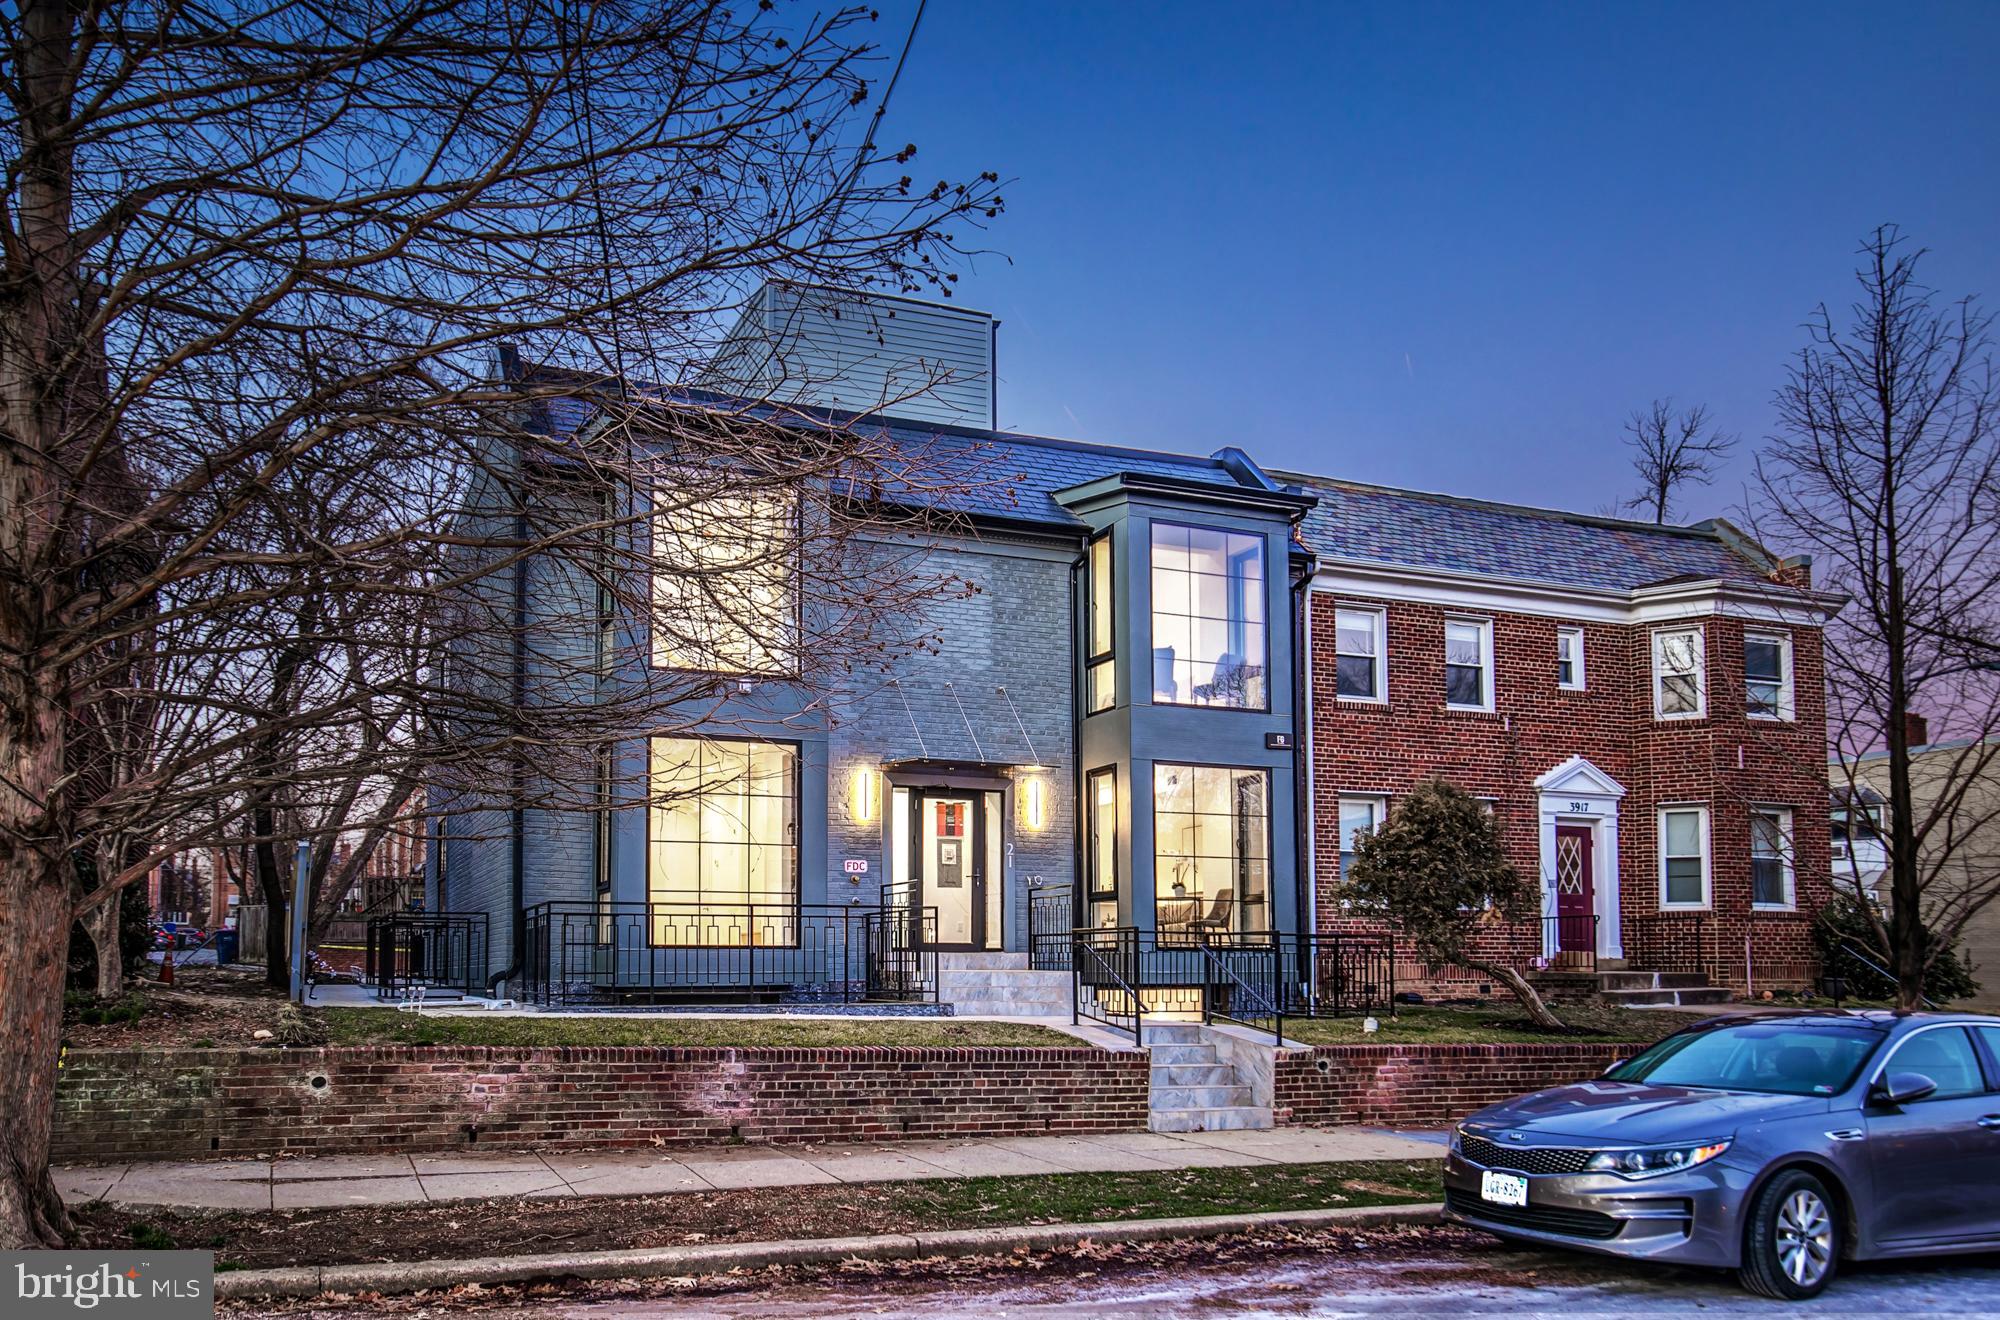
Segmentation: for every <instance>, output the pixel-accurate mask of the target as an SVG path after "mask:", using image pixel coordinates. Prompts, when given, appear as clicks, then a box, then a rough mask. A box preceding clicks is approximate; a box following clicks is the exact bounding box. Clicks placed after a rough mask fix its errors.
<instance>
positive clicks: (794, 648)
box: [653, 491, 799, 675]
mask: <svg viewBox="0 0 2000 1320" xmlns="http://www.w3.org/2000/svg"><path fill="white" fill-rule="evenodd" d="M662 506H663V507H662V508H661V509H660V511H659V512H657V513H656V514H655V515H654V517H653V556H654V561H655V566H654V572H653V663H654V664H656V665H659V666H661V667H662V668H667V669H696V670H705V671H708V672H712V673H721V674H767V675H783V674H794V673H797V672H798V630H799V569H798V526H799V510H798V502H797V500H795V499H794V498H793V497H792V496H791V495H789V494H781V493H771V492H768V491H767V492H754V493H751V494H748V495H718V496H713V497H709V498H704V499H700V500H697V501H688V500H684V499H683V500H678V501H675V500H674V499H673V498H672V497H669V498H668V499H664V500H662Z"/></svg>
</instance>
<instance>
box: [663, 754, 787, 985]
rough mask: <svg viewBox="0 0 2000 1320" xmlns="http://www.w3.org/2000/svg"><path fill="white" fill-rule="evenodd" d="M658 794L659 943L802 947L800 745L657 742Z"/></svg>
mask: <svg viewBox="0 0 2000 1320" xmlns="http://www.w3.org/2000/svg"><path fill="white" fill-rule="evenodd" d="M652 789H653V796H654V803H653V807H652V843H651V848H652V856H651V871H650V874H649V875H648V877H647V896H648V898H649V900H650V901H651V903H652V904H653V905H654V906H653V907H652V908H651V909H650V910H649V911H648V914H647V915H648V925H649V926H650V928H651V931H652V942H653V943H654V944H706V945H723V946H735V945H745V944H749V943H751V942H752V941H753V940H754V941H755V942H756V943H757V944H760V945H772V944H792V943H796V925H797V914H798V901H799V866H798V791H799V790H798V752H797V751H796V749H794V748H792V747H788V746H786V745H784V744H782V743H766V742H748V741H743V740H738V739H722V738H708V739H703V738H655V739H653V782H652Z"/></svg>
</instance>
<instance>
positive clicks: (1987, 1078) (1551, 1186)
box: [1444, 1012, 2000, 1299]
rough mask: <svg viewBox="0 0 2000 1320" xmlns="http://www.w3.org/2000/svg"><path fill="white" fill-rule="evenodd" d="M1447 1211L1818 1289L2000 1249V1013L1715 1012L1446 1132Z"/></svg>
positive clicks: (1622, 1252) (1511, 1230)
mask: <svg viewBox="0 0 2000 1320" xmlns="http://www.w3.org/2000/svg"><path fill="white" fill-rule="evenodd" d="M1444 1182H1445V1213H1446V1215H1447V1216H1448V1217H1449V1218H1451V1219H1453V1220H1455V1221H1457V1222H1459V1223H1462V1224H1469V1225H1472V1226H1474V1227H1477V1228H1482V1229H1485V1230H1487V1231H1489V1232H1492V1233H1497V1234H1500V1235H1501V1236H1504V1237H1509V1238H1517V1239H1522V1240H1526V1241H1532V1242H1539V1243H1544V1244H1547V1245H1551V1246H1562V1247H1574V1248H1582V1249H1584V1250H1588V1251H1597V1252H1605V1253H1609V1254H1611V1255H1617V1256H1631V1257H1638V1258H1643V1259H1646V1260H1659V1261H1672V1262H1674V1263H1677V1264H1683V1265H1702V1266H1712V1267H1715V1268H1719V1269H1733V1270H1736V1271H1737V1272H1738V1275H1739V1277H1740V1278H1741V1279H1742V1281H1743V1284H1744V1286H1745V1287H1747V1288H1749V1289H1750V1290H1751V1291H1753V1292H1757V1293H1761V1294H1763V1295H1765V1296H1768V1297H1780V1298H1789V1299H1803V1298H1807V1297H1812V1296H1815V1295H1816V1294H1818V1293H1819V1292H1820V1291H1822V1290H1823V1289H1824V1288H1825V1287H1826V1286H1827V1284H1828V1283H1829V1282H1831V1281H1832V1279H1833V1276H1834V1272H1835V1270H1836V1269H1837V1268H1838V1267H1839V1263H1840V1262H1841V1261H1843V1260H1881V1259H1886V1258H1891V1257H1897V1256H1920V1255H1930V1254H1933V1253H1944V1252H1970V1251H1992V1250H2000V1018H1993V1017H1983V1016H1978V1015H1974V1014H1951V1013H1885V1012H1823V1013H1798V1014H1786V1015H1782V1016H1764V1017H1747V1016H1730V1017H1721V1018H1714V1019H1711V1020H1709V1021H1706V1022H1701V1023H1698V1024H1696V1025H1695V1026H1692V1027H1689V1028H1688V1029H1687V1030H1685V1031H1681V1032H1677V1033H1675V1034H1674V1035H1671V1036H1668V1037H1667V1038H1666V1039H1665V1040H1662V1041H1660V1042H1659V1043H1658V1044H1656V1045H1654V1046H1652V1047H1651V1048H1650V1049H1647V1050H1645V1051H1644V1052H1642V1053H1640V1054H1638V1055H1635V1056H1633V1057H1632V1058H1630V1059H1626V1060H1624V1061H1622V1062H1620V1063H1617V1064H1615V1065H1613V1066H1612V1067H1611V1068H1610V1069H1609V1070H1608V1071H1607V1072H1606V1073H1605V1074H1604V1075H1603V1076H1602V1077H1600V1078H1597V1079H1596V1080H1594V1081H1588V1082H1579V1083H1577V1084H1575V1085H1573V1086H1559V1087H1556V1088H1554V1089H1553V1090H1548V1091H1538V1092H1536V1093H1535V1094H1533V1095H1527V1096H1523V1097H1521V1098H1520V1099H1518V1100H1510V1101H1507V1102H1506V1103H1504V1104H1499V1105H1494V1106H1492V1107H1491V1108H1488V1109H1482V1110H1480V1111H1479V1112H1478V1113H1476V1114H1474V1115H1472V1116H1471V1117H1470V1118H1468V1119H1466V1120H1465V1121H1464V1122H1463V1123H1461V1124H1459V1125H1458V1127H1457V1128H1456V1129H1455V1130H1454V1131H1453V1132H1452V1136H1451V1148H1450V1153H1449V1155H1448V1156H1447V1157H1446V1159H1445V1173H1444Z"/></svg>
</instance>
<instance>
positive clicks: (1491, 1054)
mask: <svg viewBox="0 0 2000 1320" xmlns="http://www.w3.org/2000/svg"><path fill="white" fill-rule="evenodd" d="M1643 1048H1645V1047H1644V1046H1642V1045H1632V1044H1623V1045H1621V1044H1582V1043H1577V1044H1561V1045H1328V1046H1323V1047H1321V1048H1319V1049H1311V1050H1284V1051H1281V1052H1280V1053H1279V1055H1278V1061H1277V1068H1278V1071H1277V1082H1276V1106H1277V1110H1278V1115H1279V1121H1280V1122H1281V1123H1283V1122H1285V1121H1288V1120H1287V1115H1286V1111H1288V1110H1289V1111H1290V1114H1289V1121H1290V1122H1293V1123H1323V1124H1334V1123H1376V1124H1382V1125H1386V1126H1395V1127H1441V1126H1443V1125H1444V1124H1447V1123H1450V1122H1453V1121H1455V1120H1457V1119H1460V1118H1463V1117H1465V1116H1466V1115H1467V1114H1470V1113H1472V1112H1473V1111H1474V1110H1476V1109H1483V1108H1485V1107H1486V1106H1487V1105H1490V1104H1495V1103H1498V1102H1499V1101H1501V1100H1506V1099H1509V1098H1510V1097H1513V1096H1517V1095H1523V1094H1525V1093H1527V1092H1529V1091H1539V1090H1543V1089H1545V1088H1547V1087H1551V1086H1561V1085H1563V1084H1564V1083H1566V1082H1576V1081H1582V1080H1583V1079H1585V1078H1587V1077H1595V1076H1597V1075H1598V1074H1599V1073H1601V1072H1603V1071H1604V1070H1605V1068H1606V1067H1608V1066H1610V1064H1611V1063H1613V1062H1614V1061H1615V1060H1618V1059H1623V1058H1628V1057H1630V1056H1631V1055H1633V1054H1636V1053H1638V1052H1639V1051H1640V1050H1641V1049H1643Z"/></svg>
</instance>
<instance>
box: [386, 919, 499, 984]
mask: <svg viewBox="0 0 2000 1320" xmlns="http://www.w3.org/2000/svg"><path fill="white" fill-rule="evenodd" d="M487 954H488V947H487V935H486V916H485V914H484V913H479V912H472V913H440V914H437V915H429V914H425V913H417V912H397V913H393V914H391V915H389V916H385V917H374V918H371V919H370V920H369V922H368V934H367V948H366V951H365V954H364V957H363V969H364V974H365V976H366V978H367V981H368V984H370V985H372V986H374V987H375V993H376V994H377V995H378V996H380V997H382V998H384V999H394V998H399V997H401V996H402V995H403V994H404V993H405V992H406V991H408V990H410V989H412V988H414V987H416V986H423V987H424V988H426V989H430V990H456V991H458V992H459V993H460V994H467V995H469V994H472V993H473V992H474V991H476V990H481V989H484V988H485V984H486V960H487Z"/></svg>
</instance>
